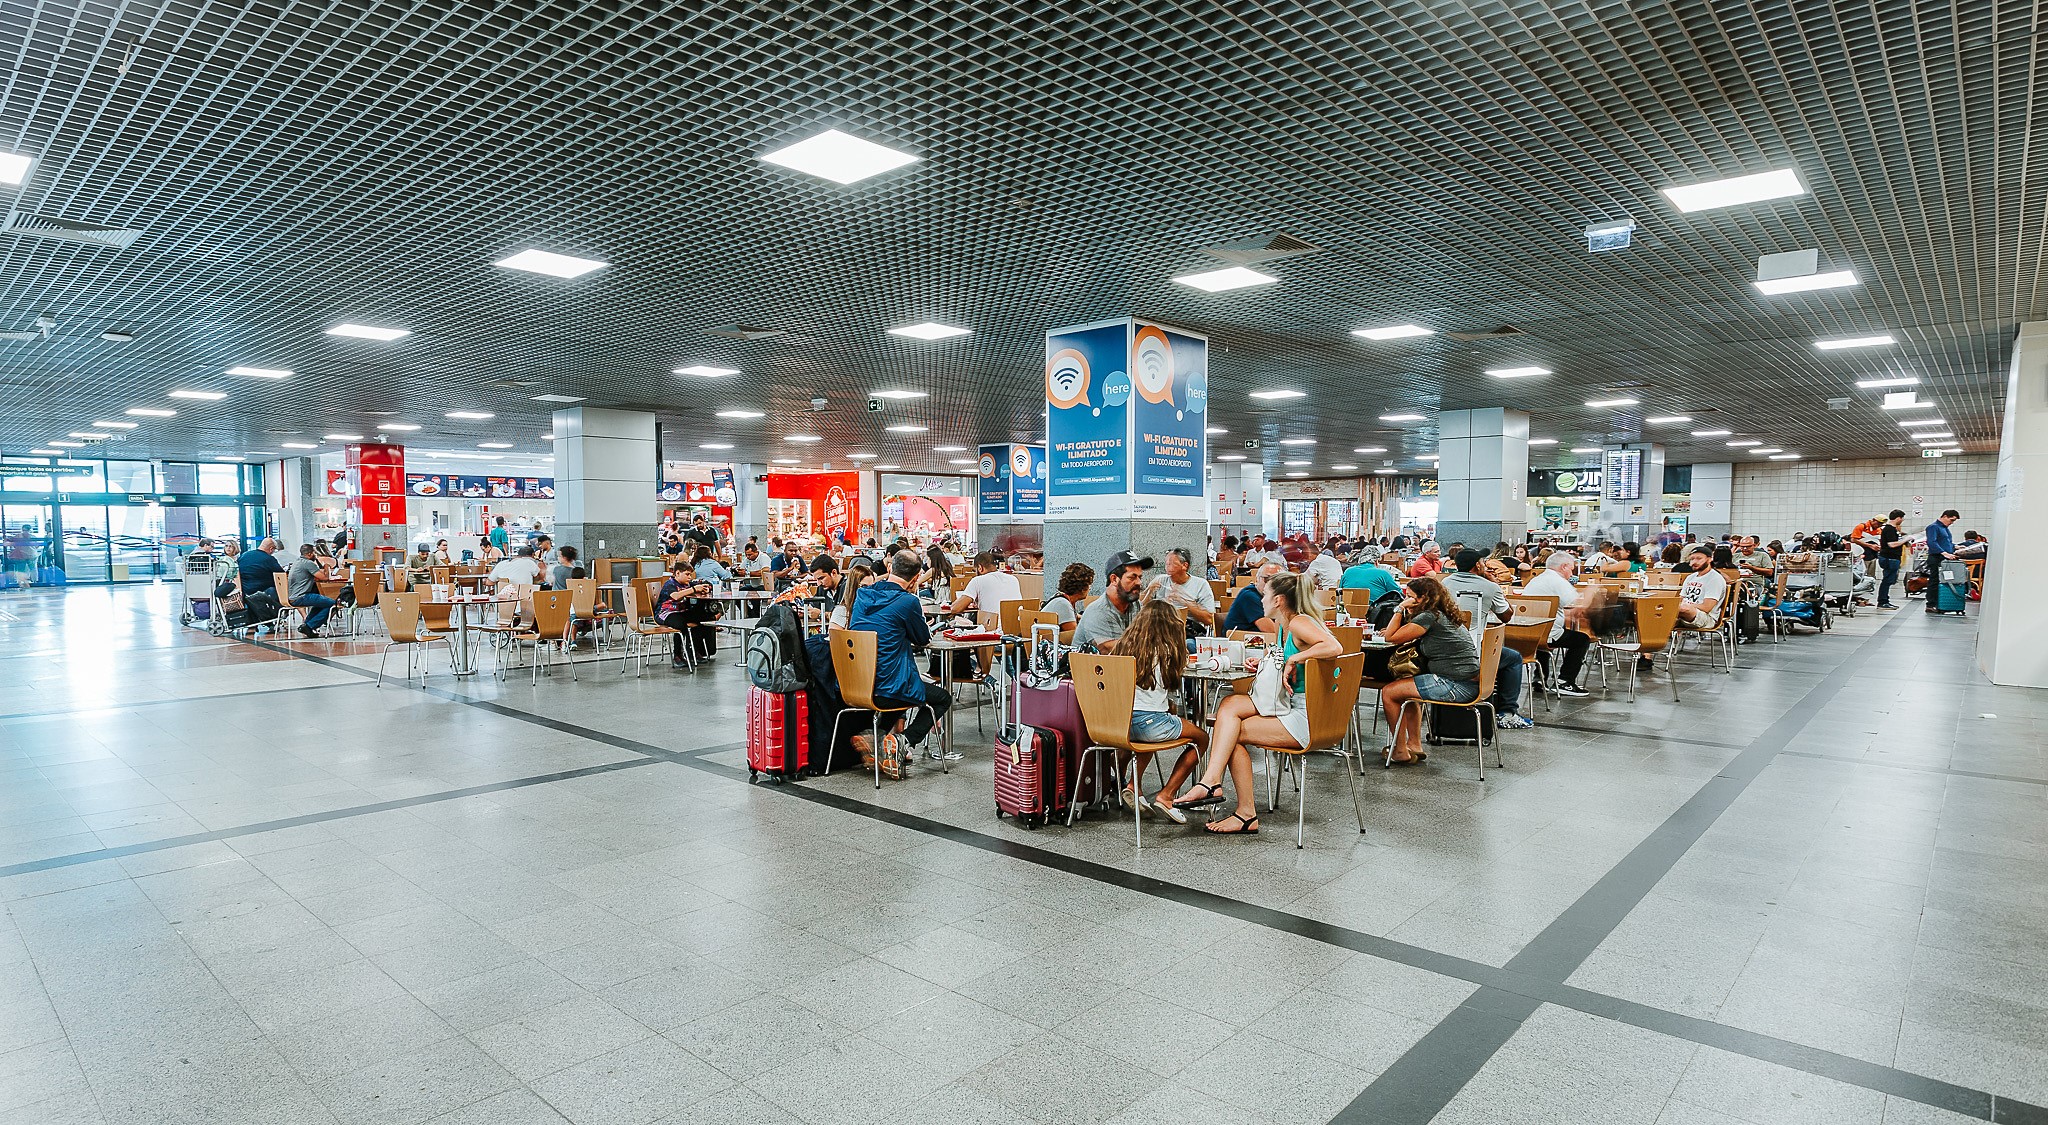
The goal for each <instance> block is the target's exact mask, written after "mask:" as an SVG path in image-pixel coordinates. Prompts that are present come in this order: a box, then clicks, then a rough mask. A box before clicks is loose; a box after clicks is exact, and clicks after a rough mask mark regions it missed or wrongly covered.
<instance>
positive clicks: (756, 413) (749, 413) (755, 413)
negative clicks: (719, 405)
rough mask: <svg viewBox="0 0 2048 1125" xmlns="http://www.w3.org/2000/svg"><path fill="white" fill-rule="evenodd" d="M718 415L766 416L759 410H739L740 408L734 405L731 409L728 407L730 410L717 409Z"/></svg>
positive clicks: (740, 416) (726, 416) (732, 416)
mask: <svg viewBox="0 0 2048 1125" xmlns="http://www.w3.org/2000/svg"><path fill="white" fill-rule="evenodd" d="M718 417H720V418H765V417H767V415H765V414H763V413H761V412H760V411H758V410H741V409H739V408H737V407H734V408H732V409H730V410H721V411H719V412H718Z"/></svg>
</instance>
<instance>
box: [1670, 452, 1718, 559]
mask: <svg viewBox="0 0 2048 1125" xmlns="http://www.w3.org/2000/svg"><path fill="white" fill-rule="evenodd" d="M1659 475H1660V478H1661V474H1659ZM1734 501H1735V466H1734V465H1731V464H1728V463H1727V462H1725V461H1724V462H1721V463H1719V464H1713V465H1694V466H1693V467H1692V516H1691V519H1690V521H1689V522H1688V523H1687V524H1686V527H1687V529H1688V530H1690V531H1694V532H1697V533H1698V534H1699V537H1700V541H1701V542H1703V543H1704V542H1706V541H1707V540H1709V539H1718V538H1720V537H1721V535H1722V533H1723V532H1730V531H1734V530H1735V528H1734V527H1733V526H1731V524H1732V521H1733V516H1732V513H1733V511H1734Z"/></svg>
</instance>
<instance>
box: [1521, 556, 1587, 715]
mask: <svg viewBox="0 0 2048 1125" xmlns="http://www.w3.org/2000/svg"><path fill="white" fill-rule="evenodd" d="M1578 570H1579V560H1578V559H1576V558H1574V557H1573V556H1572V554H1571V552H1569V551H1556V552H1553V553H1552V554H1551V556H1550V562H1549V565H1547V566H1545V567H1544V568H1543V570H1542V571H1541V572H1540V573H1538V574H1537V575H1536V577H1534V578H1531V579H1529V584H1528V585H1527V586H1524V587H1522V592H1523V593H1525V594H1528V595H1530V596H1532V597H1541V598H1556V599H1557V620H1555V621H1552V622H1551V623H1550V640H1549V641H1548V642H1547V643H1548V644H1549V646H1550V647H1551V648H1554V649H1563V650H1564V667H1563V668H1562V669H1561V670H1560V671H1559V672H1558V674H1557V682H1556V683H1554V684H1552V685H1551V690H1552V691H1555V692H1556V693H1557V694H1559V695H1562V696H1564V697H1566V698H1568V699H1584V698H1586V697H1587V696H1588V695H1590V694H1592V693H1590V692H1588V691H1586V690H1585V689H1584V688H1581V687H1580V686H1579V669H1580V668H1581V667H1582V666H1584V664H1585V663H1586V647H1587V646H1588V645H1590V644H1592V643H1593V638H1592V637H1591V636H1590V635H1589V634H1588V633H1587V632H1586V631H1585V630H1584V626H1585V620H1584V617H1583V616H1582V615H1581V614H1580V612H1579V609H1578V606H1579V590H1578V587H1576V586H1573V585H1572V575H1574V574H1577V573H1578Z"/></svg>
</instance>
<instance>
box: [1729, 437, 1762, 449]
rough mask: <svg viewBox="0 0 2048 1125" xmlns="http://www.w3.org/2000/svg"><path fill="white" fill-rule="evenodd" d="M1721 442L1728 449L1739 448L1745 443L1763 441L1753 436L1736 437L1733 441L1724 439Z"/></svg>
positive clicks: (1751, 443) (1756, 443)
mask: <svg viewBox="0 0 2048 1125" xmlns="http://www.w3.org/2000/svg"><path fill="white" fill-rule="evenodd" d="M1721 444H1722V445H1725V446H1727V447H1728V448H1730V449H1739V448H1741V447H1742V446H1745V445H1762V444H1763V442H1760V441H1758V440H1756V439H1755V438H1737V439H1735V440H1734V441H1724V442H1722V443H1721Z"/></svg>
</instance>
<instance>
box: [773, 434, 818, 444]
mask: <svg viewBox="0 0 2048 1125" xmlns="http://www.w3.org/2000/svg"><path fill="white" fill-rule="evenodd" d="M782 440H784V441H793V442H796V443H798V444H800V445H808V444H810V443H811V442H814V441H823V440H825V439H824V438H821V437H819V436H818V435H816V434H790V435H788V436H786V437H784V438H783V439H782Z"/></svg>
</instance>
